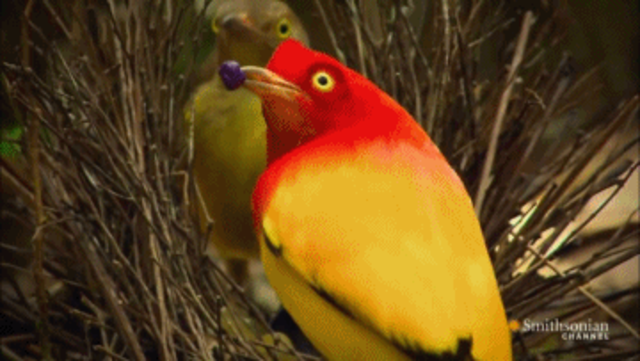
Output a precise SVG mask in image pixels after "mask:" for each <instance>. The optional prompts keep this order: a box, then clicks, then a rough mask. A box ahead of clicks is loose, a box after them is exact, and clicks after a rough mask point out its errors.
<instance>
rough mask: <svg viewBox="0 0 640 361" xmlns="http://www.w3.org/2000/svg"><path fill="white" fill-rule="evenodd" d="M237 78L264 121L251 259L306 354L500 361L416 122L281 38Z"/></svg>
mask: <svg viewBox="0 0 640 361" xmlns="http://www.w3.org/2000/svg"><path fill="white" fill-rule="evenodd" d="M243 71H244V72H245V75H246V77H247V80H246V82H245V83H244V87H245V88H248V89H250V90H251V91H253V92H255V93H256V94H257V95H258V96H260V98H261V99H262V103H263V111H264V114H265V119H266V122H267V145H268V167H267V170H266V171H265V173H264V174H263V175H262V176H261V177H260V179H259V181H258V184H257V186H256V189H255V191H254V195H253V207H254V222H255V226H256V230H257V232H258V233H259V240H260V243H261V257H262V261H263V264H264V267H265V272H266V274H267V277H268V279H269V281H270V282H271V284H272V286H273V287H274V288H275V290H276V292H277V293H278V295H279V297H280V299H281V301H282V303H283V305H284V307H285V308H286V309H287V310H288V311H289V313H290V314H291V315H292V316H293V318H294V319H295V321H296V322H297V323H298V324H299V325H300V327H301V329H302V330H303V331H304V332H305V334H306V335H307V337H308V338H309V339H310V340H311V342H312V343H313V344H314V346H315V347H316V348H317V349H318V350H319V351H320V352H321V353H322V354H323V355H324V356H325V357H326V358H327V359H329V360H411V359H421V360H422V359H428V360H471V359H475V360H510V359H511V357H512V356H511V338H510V333H509V330H508V327H507V321H506V317H505V311H504V307H503V305H502V301H501V298H500V293H499V292H498V287H497V282H496V279H495V276H494V273H493V269H492V266H491V262H490V259H489V255H488V252H487V249H486V247H485V243H484V239H483V236H482V232H481V229H480V225H479V223H478V220H477V218H476V216H475V214H474V211H473V207H472V204H471V200H470V198H469V195H468V194H467V192H466V190H465V187H464V185H463V183H462V182H461V180H460V179H459V177H458V175H457V174H456V173H455V171H454V170H453V169H452V168H451V167H450V166H449V164H448V163H447V161H446V159H445V158H444V157H443V155H442V154H441V153H440V151H439V150H438V148H437V147H436V145H434V143H433V142H432V141H431V140H430V138H429V137H428V136H427V134H426V133H425V132H424V131H423V130H422V128H420V126H419V125H418V124H417V123H416V122H415V121H414V119H413V118H412V117H411V116H410V115H409V114H408V113H407V112H406V111H405V110H404V109H403V108H402V107H401V106H400V105H399V104H398V103H396V102H395V101H394V100H393V99H392V98H391V97H389V96H388V95H387V94H385V93H384V92H383V91H382V90H380V89H379V88H378V87H376V86H375V85H374V84H373V83H371V82H370V81H368V80H367V79H366V78H364V77H363V76H361V75H360V74H358V73H356V72H354V71H352V70H350V69H348V68H346V67H345V66H343V65H341V64H340V63H339V62H338V61H336V60H334V59H332V58H331V57H329V56H327V55H325V54H322V53H319V52H314V51H312V50H309V49H307V48H305V47H304V46H303V45H301V44H300V43H298V42H296V41H293V40H290V41H286V42H284V43H283V44H282V45H280V47H279V48H278V49H277V50H276V52H275V54H274V56H273V57H272V59H271V61H270V62H269V64H268V70H267V69H263V68H257V67H244V68H243Z"/></svg>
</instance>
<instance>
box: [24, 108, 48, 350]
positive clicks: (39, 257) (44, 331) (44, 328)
mask: <svg viewBox="0 0 640 361" xmlns="http://www.w3.org/2000/svg"><path fill="white" fill-rule="evenodd" d="M36 111H38V112H40V109H37V110H36ZM29 118H30V123H31V124H30V127H29V150H30V153H31V177H32V178H33V200H34V205H35V215H36V231H35V233H34V235H33V239H32V242H33V245H34V258H35V260H34V261H35V262H34V264H33V276H34V279H35V283H36V290H37V298H38V308H39V310H40V320H39V322H40V327H39V329H40V345H41V347H42V359H43V360H48V359H50V352H51V345H50V344H49V332H50V330H49V307H48V300H47V290H46V282H45V278H44V267H43V264H44V245H43V242H44V240H43V232H42V230H43V225H44V224H45V222H46V219H45V214H44V206H43V203H42V179H41V176H40V142H39V140H40V139H39V137H40V120H39V119H36V118H35V117H33V116H30V117H29Z"/></svg>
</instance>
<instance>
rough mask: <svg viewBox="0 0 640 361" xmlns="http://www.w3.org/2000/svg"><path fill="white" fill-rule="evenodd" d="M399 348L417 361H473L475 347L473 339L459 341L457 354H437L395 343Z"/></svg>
mask: <svg viewBox="0 0 640 361" xmlns="http://www.w3.org/2000/svg"><path fill="white" fill-rule="evenodd" d="M395 344H396V346H397V347H398V348H400V349H401V350H403V351H404V353H406V354H407V355H408V356H409V357H411V359H412V360H416V361H473V356H471V347H472V346H473V338H472V337H469V338H460V339H458V346H457V347H456V351H455V353H453V352H452V351H446V352H443V353H435V352H431V351H427V350H424V349H423V348H421V347H419V346H418V347H407V346H406V345H400V344H398V343H397V342H396V343H395Z"/></svg>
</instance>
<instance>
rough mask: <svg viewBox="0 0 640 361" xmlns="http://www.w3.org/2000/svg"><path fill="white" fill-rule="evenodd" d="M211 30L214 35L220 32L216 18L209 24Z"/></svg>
mask: <svg viewBox="0 0 640 361" xmlns="http://www.w3.org/2000/svg"><path fill="white" fill-rule="evenodd" d="M211 30H213V32H214V33H215V34H217V33H218V32H219V31H220V28H218V19H217V18H215V19H213V21H212V22H211Z"/></svg>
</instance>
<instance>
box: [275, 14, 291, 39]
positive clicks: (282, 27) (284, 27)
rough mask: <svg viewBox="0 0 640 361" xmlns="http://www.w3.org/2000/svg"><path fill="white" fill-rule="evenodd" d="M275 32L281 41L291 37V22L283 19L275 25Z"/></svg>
mask: <svg viewBox="0 0 640 361" xmlns="http://www.w3.org/2000/svg"><path fill="white" fill-rule="evenodd" d="M276 31H277V32H278V36H279V37H280V38H281V39H286V38H288V37H289V36H291V22H290V21H289V19H287V18H283V19H282V20H280V21H279V22H278V24H277V25H276Z"/></svg>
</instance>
